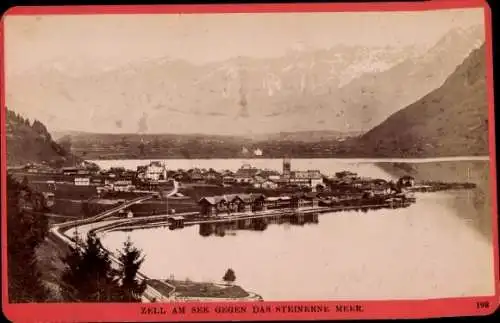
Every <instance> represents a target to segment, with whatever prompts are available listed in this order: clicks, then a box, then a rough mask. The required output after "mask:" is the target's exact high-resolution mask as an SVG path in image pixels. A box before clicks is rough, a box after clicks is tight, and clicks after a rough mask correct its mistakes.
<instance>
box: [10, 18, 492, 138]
mask: <svg viewBox="0 0 500 323" xmlns="http://www.w3.org/2000/svg"><path fill="white" fill-rule="evenodd" d="M483 41H484V26H483V25H478V26H475V27H472V28H469V29H453V30H451V31H450V32H448V33H447V34H446V35H444V36H443V37H442V39H441V40H440V41H438V42H437V43H436V44H434V45H433V46H431V47H430V48H417V47H404V48H382V47H381V48H369V49H367V48H364V47H362V46H357V47H356V46H354V47H350V46H342V45H339V46H336V47H334V48H331V49H327V50H326V49H325V50H316V51H293V52H289V53H288V54H287V55H286V56H285V57H281V58H279V59H275V58H272V59H271V58H270V59H260V58H259V59H257V58H249V57H237V58H234V59H230V60H227V61H223V62H214V63H210V64H205V65H195V64H191V63H189V62H187V61H182V60H172V59H169V58H161V59H154V60H149V61H143V62H137V63H131V64H129V65H127V66H122V67H120V68H116V69H112V70H107V71H102V72H100V73H98V72H95V73H94V72H89V73H85V74H78V73H71V70H70V69H69V68H68V67H65V66H63V67H61V66H58V65H48V66H43V67H40V68H39V69H37V70H33V71H31V72H29V73H25V74H18V75H14V76H10V77H8V79H7V102H8V105H9V107H11V108H13V109H14V110H15V111H17V112H20V113H22V114H24V115H26V116H30V117H31V118H37V119H39V120H41V121H42V122H44V123H45V124H47V125H48V127H49V128H50V129H51V130H64V129H75V130H83V131H96V132H101V133H106V132H113V133H151V132H153V133H178V134H188V133H192V132H199V133H205V134H223V135H242V136H250V137H251V136H254V135H257V136H261V135H262V134H265V133H280V132H304V131H337V132H366V131H368V130H370V129H372V128H373V127H375V126H377V125H378V124H380V123H381V122H382V121H383V120H385V119H386V118H387V117H388V116H390V115H391V114H393V113H394V112H396V111H398V110H400V109H401V108H403V107H405V106H407V105H409V104H411V103H413V102H415V101H417V100H418V99H420V98H421V97H422V96H424V95H426V94H427V93H428V92H430V91H432V90H433V89H435V88H437V87H439V86H440V85H441V84H442V83H443V82H444V80H445V79H446V78H447V76H448V75H449V74H450V73H451V72H452V71H453V70H454V69H455V67H456V66H457V65H458V64H460V63H461V62H462V61H463V59H464V58H465V57H466V56H467V55H468V54H469V53H470V51H471V50H472V49H474V48H475V47H476V46H478V44H480V43H482V42H483ZM25 93H29V95H25ZM200 120H203V122H200Z"/></svg>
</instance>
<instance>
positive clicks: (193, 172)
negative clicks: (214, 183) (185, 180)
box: [188, 168, 205, 183]
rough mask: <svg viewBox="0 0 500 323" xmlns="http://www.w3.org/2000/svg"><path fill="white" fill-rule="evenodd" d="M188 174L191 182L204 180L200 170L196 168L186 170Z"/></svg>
mask: <svg viewBox="0 0 500 323" xmlns="http://www.w3.org/2000/svg"><path fill="white" fill-rule="evenodd" d="M188 174H189V178H190V180H191V182H193V183H203V182H204V181H205V179H204V178H203V172H202V170H200V169H198V168H193V169H190V170H188Z"/></svg>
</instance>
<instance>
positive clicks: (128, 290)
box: [118, 237, 146, 302]
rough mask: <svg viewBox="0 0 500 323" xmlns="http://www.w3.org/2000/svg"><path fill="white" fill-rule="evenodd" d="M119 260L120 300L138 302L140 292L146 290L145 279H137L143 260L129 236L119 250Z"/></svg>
mask: <svg viewBox="0 0 500 323" xmlns="http://www.w3.org/2000/svg"><path fill="white" fill-rule="evenodd" d="M119 254H120V256H119V258H118V259H119V260H120V263H121V266H120V270H119V276H120V290H121V294H122V301H124V302H140V301H141V296H142V293H144V291H145V290H146V281H145V280H142V281H139V280H138V279H137V273H138V272H139V268H140V267H141V265H142V263H143V262H144V255H142V252H141V251H140V250H139V249H137V248H136V247H134V245H133V243H132V241H131V240H130V237H128V238H127V240H126V241H125V243H124V244H123V249H122V250H121V251H120V253H119Z"/></svg>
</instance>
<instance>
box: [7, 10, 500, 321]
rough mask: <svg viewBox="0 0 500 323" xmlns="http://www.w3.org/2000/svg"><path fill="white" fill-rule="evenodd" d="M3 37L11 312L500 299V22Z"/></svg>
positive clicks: (262, 16) (21, 24)
mask: <svg viewBox="0 0 500 323" xmlns="http://www.w3.org/2000/svg"><path fill="white" fill-rule="evenodd" d="M3 24H4V26H3V33H4V70H3V71H4V79H5V85H4V86H5V88H4V91H5V92H4V93H5V98H4V100H5V102H4V105H5V106H4V107H2V108H5V112H2V113H3V117H4V120H2V123H3V125H2V127H4V128H2V129H5V131H2V132H3V133H2V135H5V136H4V137H5V142H2V143H5V144H6V156H5V163H6V172H7V174H6V176H5V184H4V185H6V186H4V187H6V191H5V194H6V195H7V197H6V199H5V201H7V203H6V208H5V210H4V211H5V212H6V213H5V214H3V216H4V217H5V218H6V222H4V223H6V224H7V226H6V229H5V231H4V233H5V234H6V236H7V238H6V240H4V241H6V243H7V245H6V246H4V245H3V246H2V249H5V250H6V251H5V253H6V259H7V265H6V269H7V275H6V277H7V282H6V285H7V287H8V302H9V303H76V302H79V303H117V302H118V303H167V302H233V303H234V302H236V301H245V302H263V303H255V304H266V302H268V301H280V302H299V301H307V302H314V301H375V300H377V301H380V300H385V301H393V300H430V299H446V298H461V297H488V296H490V297H491V296H494V295H495V289H496V282H495V277H496V271H495V270H496V268H495V246H494V245H495V243H496V241H495V239H496V238H495V235H496V232H495V227H494V225H493V223H494V213H495V205H496V204H495V203H496V201H495V195H496V193H494V192H495V187H496V181H495V178H494V177H492V174H494V167H495V165H494V164H493V163H492V157H491V154H493V152H492V153H490V147H492V143H491V142H490V141H491V139H490V138H494V135H493V134H492V133H491V132H492V131H493V126H492V125H491V122H492V120H491V119H490V118H492V114H489V113H492V112H491V111H493V107H492V106H489V105H490V103H489V101H488V97H489V95H490V93H489V92H490V91H492V89H491V88H489V87H488V81H487V78H488V77H491V75H488V72H487V71H488V70H489V69H490V68H491V67H490V66H489V65H488V61H487V46H490V45H489V44H488V41H487V36H486V31H487V26H486V22H485V9H484V7H477V8H458V9H442V10H419V11H386V12H383V11H371V12H369V11H367V12H363V11H356V12H262V13H242V12H237V13H224V14H222V13H189V14H182V13H158V14H140V13H138V14H135V13H130V14H125V13H123V14H78V15H72V14H56V15H49V14H29V15H28V14H26V15H23V14H12V15H9V14H7V15H6V16H5V17H4V20H3ZM3 139H4V138H2V140H3ZM492 168H493V171H492ZM493 176H494V175H493ZM4 211H3V212H4ZM4 283H5V282H4ZM259 306H260V305H259ZM318 311H319V310H318Z"/></svg>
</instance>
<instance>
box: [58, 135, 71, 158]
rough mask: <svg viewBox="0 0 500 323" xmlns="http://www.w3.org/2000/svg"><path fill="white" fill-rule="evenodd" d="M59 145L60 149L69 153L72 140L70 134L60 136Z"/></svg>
mask: <svg viewBox="0 0 500 323" xmlns="http://www.w3.org/2000/svg"><path fill="white" fill-rule="evenodd" d="M59 145H60V146H61V147H62V149H63V150H64V151H65V152H66V153H68V154H69V153H70V152H71V145H72V142H71V137H70V136H64V137H62V138H61V139H60V140H59Z"/></svg>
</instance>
